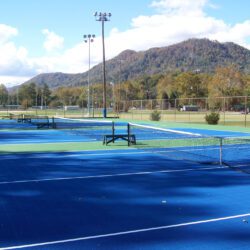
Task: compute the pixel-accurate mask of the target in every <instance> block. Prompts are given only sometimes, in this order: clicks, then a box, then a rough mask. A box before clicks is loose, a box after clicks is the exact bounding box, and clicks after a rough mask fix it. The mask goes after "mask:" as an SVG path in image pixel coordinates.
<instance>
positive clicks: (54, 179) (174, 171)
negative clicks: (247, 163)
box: [0, 166, 228, 185]
mask: <svg viewBox="0 0 250 250" xmlns="http://www.w3.org/2000/svg"><path fill="white" fill-rule="evenodd" d="M222 168H228V167H226V166H218V167H207V168H201V169H197V168H187V169H178V170H159V171H144V172H134V173H133V172H130V173H122V174H103V175H89V176H75V177H62V178H47V179H31V180H19V181H3V182H0V185H5V184H17V183H30V182H45V181H64V180H77V179H94V178H109V177H119V176H132V175H150V174H157V173H176V172H191V171H203V170H215V169H222Z"/></svg>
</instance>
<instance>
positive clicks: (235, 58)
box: [27, 39, 250, 89]
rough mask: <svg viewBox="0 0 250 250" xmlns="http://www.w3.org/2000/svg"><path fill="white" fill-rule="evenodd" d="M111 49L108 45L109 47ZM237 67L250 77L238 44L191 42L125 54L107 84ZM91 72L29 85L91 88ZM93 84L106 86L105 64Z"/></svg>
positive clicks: (248, 59) (247, 57) (249, 63)
mask: <svg viewBox="0 0 250 250" xmlns="http://www.w3.org/2000/svg"><path fill="white" fill-rule="evenodd" d="M107 46H108V45H107ZM230 65H235V66H236V67H237V69H239V70H240V71H241V72H242V73H250V51H249V50H247V49H246V48H243V47H241V46H239V45H237V44H234V43H219V42H217V41H210V40H208V39H190V40H187V41H184V42H181V43H178V44H175V45H172V46H168V47H162V48H152V49H149V50H147V51H141V52H135V51H131V50H126V51H123V52H122V53H121V54H119V55H118V56H117V57H115V58H113V59H111V60H108V61H107V63H106V71H107V81H108V82H110V81H112V82H114V83H117V82H121V81H122V82H123V81H127V80H133V79H136V78H139V77H142V76H145V75H147V76H152V75H155V74H166V73H170V72H187V71H191V72H197V71H198V72H201V73H213V72H215V70H216V68H217V67H222V66H230ZM87 76H88V74H87V72H85V73H82V74H65V73H50V74H41V75H38V76H36V77H34V78H32V79H30V80H29V81H28V82H27V83H31V82H34V83H35V84H37V85H43V84H47V85H48V86H49V87H50V88H52V89H55V88H58V87H60V86H61V87H62V86H83V85H86V84H87ZM90 81H91V82H92V83H100V82H102V64H99V65H97V66H95V67H93V68H92V69H91V70H90Z"/></svg>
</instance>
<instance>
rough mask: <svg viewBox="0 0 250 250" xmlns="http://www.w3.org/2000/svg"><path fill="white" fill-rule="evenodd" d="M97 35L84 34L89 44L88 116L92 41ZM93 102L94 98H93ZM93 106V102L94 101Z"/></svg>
mask: <svg viewBox="0 0 250 250" xmlns="http://www.w3.org/2000/svg"><path fill="white" fill-rule="evenodd" d="M94 38H95V35H90V34H88V35H83V39H84V42H85V43H88V44H89V71H88V116H89V115H90V77H89V75H90V43H92V42H94ZM92 102H93V100H92ZM92 106H93V103H92Z"/></svg>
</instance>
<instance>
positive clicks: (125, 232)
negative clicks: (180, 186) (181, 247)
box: [1, 213, 250, 250]
mask: <svg viewBox="0 0 250 250" xmlns="http://www.w3.org/2000/svg"><path fill="white" fill-rule="evenodd" d="M248 216H250V213H246V214H239V215H233V216H227V217H221V218H214V219H208V220H200V221H192V222H186V223H180V224H173V225H166V226H159V227H150V228H141V229H135V230H129V231H121V232H116V233H108V234H100V235H92V236H85V237H79V238H72V239H65V240H57V241H48V242H41V243H34V244H27V245H19V246H10V247H4V248H1V249H2V250H4V249H5V250H10V249H21V248H26V247H39V246H47V245H55V244H62V243H69V242H76V241H84V240H91V239H99V238H107V237H114V236H120V235H127V234H135V233H142V232H150V231H156V230H163V229H170V228H177V227H185V226H191V225H198V224H205V223H211V222H217V221H224V220H231V219H237V218H243V217H248Z"/></svg>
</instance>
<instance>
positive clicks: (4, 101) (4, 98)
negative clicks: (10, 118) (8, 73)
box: [0, 84, 8, 105]
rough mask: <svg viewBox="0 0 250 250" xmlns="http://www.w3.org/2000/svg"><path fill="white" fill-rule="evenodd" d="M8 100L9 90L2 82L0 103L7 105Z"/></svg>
mask: <svg viewBox="0 0 250 250" xmlns="http://www.w3.org/2000/svg"><path fill="white" fill-rule="evenodd" d="M7 102H8V90H7V88H6V87H5V86H4V85H3V84H1V85H0V105H6V104H7Z"/></svg>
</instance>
